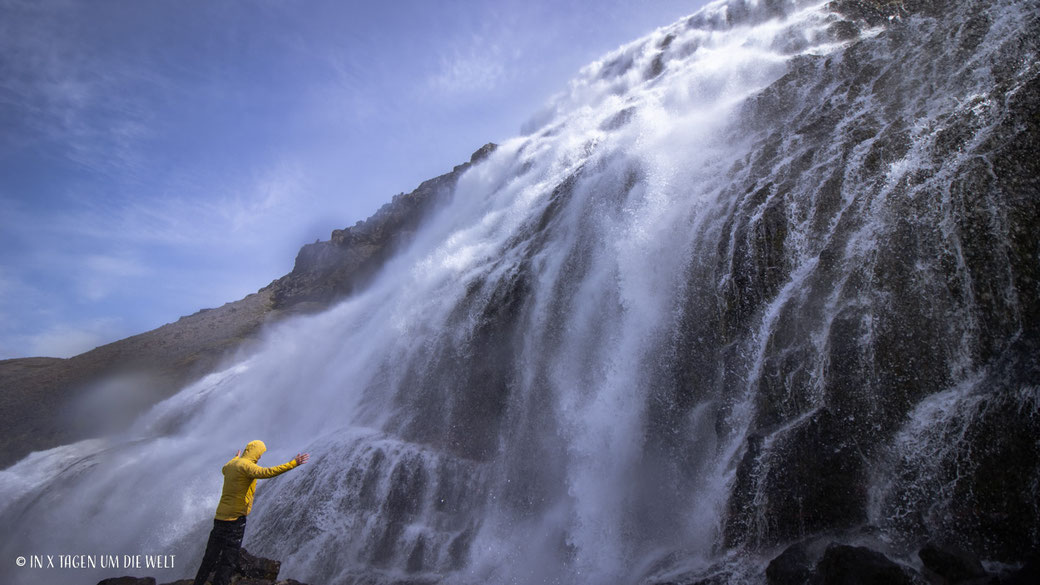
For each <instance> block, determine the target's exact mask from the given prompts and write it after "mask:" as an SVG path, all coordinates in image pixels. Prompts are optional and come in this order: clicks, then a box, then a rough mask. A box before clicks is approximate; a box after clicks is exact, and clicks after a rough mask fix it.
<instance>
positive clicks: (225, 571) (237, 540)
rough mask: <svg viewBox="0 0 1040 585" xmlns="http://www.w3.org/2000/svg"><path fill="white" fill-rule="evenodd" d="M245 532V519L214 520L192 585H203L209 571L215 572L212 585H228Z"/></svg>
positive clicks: (236, 566)
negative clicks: (204, 552)
mask: <svg viewBox="0 0 1040 585" xmlns="http://www.w3.org/2000/svg"><path fill="white" fill-rule="evenodd" d="M245 532H246V517H245V516H239V517H238V519H237V520H214V521H213V530H211V531H210V533H209V541H208V542H206V554H204V555H203V556H202V564H201V565H200V566H199V572H198V573H197V574H196V575H195V583H194V585H204V584H205V583H206V579H207V578H208V577H209V574H210V571H213V570H216V572H217V573H216V575H214V576H213V581H212V583H213V585H228V583H230V582H231V574H232V573H233V572H234V571H235V569H237V568H238V549H240V548H242V536H243V535H244V534H245Z"/></svg>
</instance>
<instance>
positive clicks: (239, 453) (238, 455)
mask: <svg viewBox="0 0 1040 585" xmlns="http://www.w3.org/2000/svg"><path fill="white" fill-rule="evenodd" d="M241 456H242V450H241V449H239V450H238V452H237V453H235V457H241Z"/></svg>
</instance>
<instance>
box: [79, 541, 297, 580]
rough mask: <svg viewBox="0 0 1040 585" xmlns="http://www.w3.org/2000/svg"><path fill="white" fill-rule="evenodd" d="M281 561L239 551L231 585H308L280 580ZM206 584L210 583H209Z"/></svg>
mask: <svg viewBox="0 0 1040 585" xmlns="http://www.w3.org/2000/svg"><path fill="white" fill-rule="evenodd" d="M281 567H282V563H281V561H276V560H273V559H268V558H264V557H258V556H256V555H253V554H251V553H250V552H249V551H247V550H246V549H244V548H243V549H239V564H238V569H237V570H236V571H235V572H234V573H233V574H232V575H231V585H306V584H304V583H300V582H299V581H297V580H295V579H282V580H280V581H279V580H278V571H279V570H280V569H281ZM192 583H194V579H178V580H177V581H170V582H168V583H163V584H161V585H192ZM206 583H209V581H207V582H206ZM98 585H155V578H153V577H117V578H113V579H105V580H104V581H101V582H99V583H98Z"/></svg>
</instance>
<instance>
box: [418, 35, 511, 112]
mask: <svg viewBox="0 0 1040 585" xmlns="http://www.w3.org/2000/svg"><path fill="white" fill-rule="evenodd" d="M506 59H507V56H506V55H505V52H504V51H503V50H502V47H501V46H500V45H498V44H495V43H489V42H487V41H486V40H485V39H484V38H483V37H481V36H474V37H473V38H472V40H471V41H470V43H468V45H467V46H465V47H461V48H459V47H457V48H455V49H453V50H452V51H451V52H450V53H448V54H445V55H442V56H441V58H440V67H439V68H438V70H437V71H436V72H435V73H434V74H433V75H432V76H431V77H430V79H429V86H430V88H431V89H432V90H433V91H434V92H436V93H438V94H442V95H444V96H445V97H458V96H460V95H462V94H481V93H487V92H490V91H493V90H495V89H496V88H497V87H498V86H499V85H500V84H501V83H502V82H503V81H505V80H506V76H507V63H506Z"/></svg>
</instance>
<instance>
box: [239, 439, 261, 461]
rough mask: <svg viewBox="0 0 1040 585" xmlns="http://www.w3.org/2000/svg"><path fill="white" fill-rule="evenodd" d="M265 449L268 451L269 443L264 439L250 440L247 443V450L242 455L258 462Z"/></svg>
mask: <svg viewBox="0 0 1040 585" xmlns="http://www.w3.org/2000/svg"><path fill="white" fill-rule="evenodd" d="M264 451H267V445H265V444H264V442H263V441H250V442H249V444H248V445H246V450H245V451H244V452H243V453H242V457H245V458H246V459H249V460H250V461H252V462H253V463H256V462H257V461H258V460H259V459H260V456H261V455H263V454H264Z"/></svg>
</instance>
